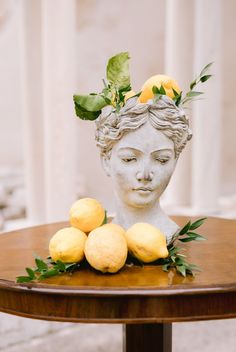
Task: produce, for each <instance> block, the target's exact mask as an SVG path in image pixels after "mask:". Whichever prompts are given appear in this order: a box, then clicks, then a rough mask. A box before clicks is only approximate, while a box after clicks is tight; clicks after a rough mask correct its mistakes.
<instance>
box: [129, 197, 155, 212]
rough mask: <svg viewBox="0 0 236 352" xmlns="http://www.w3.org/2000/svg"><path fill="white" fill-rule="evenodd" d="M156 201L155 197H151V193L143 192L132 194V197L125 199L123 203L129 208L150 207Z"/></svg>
mask: <svg viewBox="0 0 236 352" xmlns="http://www.w3.org/2000/svg"><path fill="white" fill-rule="evenodd" d="M157 201H158V199H157V197H156V196H155V197H153V195H152V194H151V195H150V194H148V195H146V194H144V195H139V194H134V195H132V197H130V198H129V199H125V201H124V204H126V205H127V206H128V207H131V208H139V209H143V208H150V207H152V206H154V205H155V204H156V202H157Z"/></svg>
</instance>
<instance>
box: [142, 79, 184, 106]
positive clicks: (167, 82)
mask: <svg viewBox="0 0 236 352" xmlns="http://www.w3.org/2000/svg"><path fill="white" fill-rule="evenodd" d="M161 85H162V86H163V87H164V88H165V91H166V95H168V97H170V98H171V99H173V98H174V96H175V94H174V92H173V89H174V90H175V91H176V92H177V93H180V88H179V85H178V83H177V82H176V81H175V80H174V79H173V78H171V77H169V76H166V75H155V76H152V77H150V78H149V79H148V80H147V81H146V82H145V83H144V85H143V86H142V89H141V91H142V93H141V95H140V96H139V102H140V103H146V102H147V101H148V100H149V99H152V98H153V96H154V94H153V91H152V88H153V86H156V87H157V88H160V87H161Z"/></svg>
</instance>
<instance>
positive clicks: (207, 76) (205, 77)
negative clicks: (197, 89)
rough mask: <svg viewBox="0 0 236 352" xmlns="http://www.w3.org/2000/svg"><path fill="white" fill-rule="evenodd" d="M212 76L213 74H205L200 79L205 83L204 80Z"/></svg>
mask: <svg viewBox="0 0 236 352" xmlns="http://www.w3.org/2000/svg"><path fill="white" fill-rule="evenodd" d="M211 77H212V75H205V76H202V77H201V78H200V81H201V82H202V83H203V82H206V81H207V80H208V79H209V78H211Z"/></svg>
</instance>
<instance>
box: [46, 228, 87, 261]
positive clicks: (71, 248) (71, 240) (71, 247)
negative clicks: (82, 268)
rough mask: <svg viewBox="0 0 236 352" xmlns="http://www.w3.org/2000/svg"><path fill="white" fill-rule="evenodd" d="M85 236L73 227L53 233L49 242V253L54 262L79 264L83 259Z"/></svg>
mask: <svg viewBox="0 0 236 352" xmlns="http://www.w3.org/2000/svg"><path fill="white" fill-rule="evenodd" d="M86 240H87V236H86V234H85V233H84V232H82V231H80V230H78V229H75V228H74V227H65V228H63V229H61V230H59V231H57V232H56V233H55V235H54V236H53V237H52V238H51V240H50V242H49V253H50V256H51V257H52V259H53V260H54V261H57V260H61V261H62V262H63V263H79V262H81V260H82V259H83V258H84V246H85V242H86Z"/></svg>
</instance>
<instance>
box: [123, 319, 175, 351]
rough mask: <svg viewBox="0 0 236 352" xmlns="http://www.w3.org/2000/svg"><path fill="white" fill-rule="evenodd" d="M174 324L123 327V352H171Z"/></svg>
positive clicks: (129, 325)
mask: <svg viewBox="0 0 236 352" xmlns="http://www.w3.org/2000/svg"><path fill="white" fill-rule="evenodd" d="M171 351H172V324H127V325H124V326H123V352H171Z"/></svg>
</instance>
